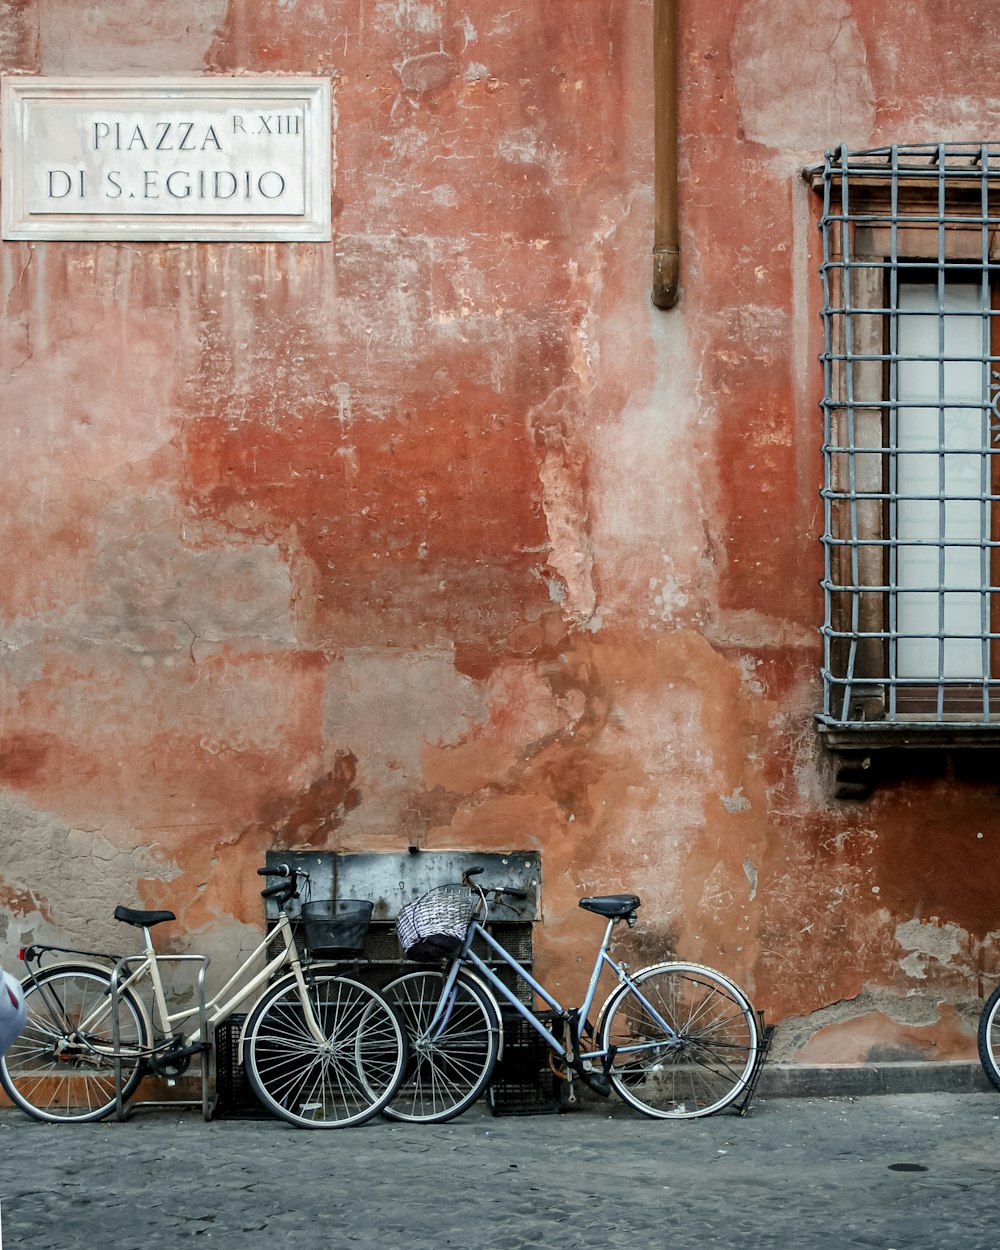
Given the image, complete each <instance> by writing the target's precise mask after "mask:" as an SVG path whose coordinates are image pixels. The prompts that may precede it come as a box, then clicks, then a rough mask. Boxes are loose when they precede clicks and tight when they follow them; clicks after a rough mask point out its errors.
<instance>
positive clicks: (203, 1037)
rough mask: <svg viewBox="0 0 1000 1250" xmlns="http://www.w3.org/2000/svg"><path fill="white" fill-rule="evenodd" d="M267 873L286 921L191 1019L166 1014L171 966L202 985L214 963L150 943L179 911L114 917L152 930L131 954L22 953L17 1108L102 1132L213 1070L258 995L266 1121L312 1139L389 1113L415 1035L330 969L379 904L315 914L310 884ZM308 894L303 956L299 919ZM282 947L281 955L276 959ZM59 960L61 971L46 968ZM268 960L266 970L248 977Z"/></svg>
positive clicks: (325, 906)
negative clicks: (153, 1092) (198, 974)
mask: <svg viewBox="0 0 1000 1250" xmlns="http://www.w3.org/2000/svg"><path fill="white" fill-rule="evenodd" d="M258 873H259V875H261V876H272V877H280V878H281V879H282V880H281V881H280V882H279V883H278V884H276V885H271V886H268V888H267V889H265V890H264V891H263V892H262V893H263V896H264V897H265V898H273V899H274V900H275V901H276V903H277V904H278V907H279V919H278V923H277V925H276V927H275V928H274V930H272V932H271V933H269V934H267V936H266V937H265V938H264V939H263V941H262V942H261V943H260V945H259V946H258V947H257V948H256V950H255V951H254V952H253V954H252V955H251V956H250V957H249V959H248V960H247V961H246V962H245V963H244V964H242V965H241V966H240V967H239V968H238V969H237V971H236V973H235V974H234V975H233V977H231V978H230V980H229V981H227V982H226V984H225V985H224V986H223V987H222V988H221V989H220V990H219V992H218V993H217V994H216V995H215V996H214V997H212V998H211V999H209V1000H207V1001H200V1002H199V1003H198V1005H196V1006H194V1007H185V1008H184V1009H183V1010H179V1011H171V1010H170V1009H169V1007H168V1003H167V995H166V993H165V990H164V982H163V976H162V973H161V968H160V964H161V962H163V963H166V962H169V961H170V960H177V959H196V960H200V961H202V978H203V976H204V972H203V968H204V965H207V962H208V961H207V959H206V958H205V957H204V956H171V955H158V954H157V952H156V950H155V948H154V946H153V941H152V937H151V935H150V930H151V929H152V928H153V927H154V926H155V925H159V924H162V923H164V922H165V921H169V920H174V919H176V917H175V916H174V914H173V912H169V911H137V910H133V909H132V908H129V907H118V908H116V910H115V913H114V915H115V919H116V920H120V921H122V922H123V923H124V924H127V925H131V926H133V927H134V928H137V929H141V930H142V933H143V938H144V942H143V949H142V951H141V953H139V954H137V955H134V956H125V957H124V958H121V957H118V956H115V955H102V954H101V953H100V952H95V951H80V950H72V949H68V948H66V947H54V946H42V945H34V946H30V947H27V948H25V949H24V950H23V951H22V952H21V958H22V959H23V960H24V962H25V964H26V965H27V967H28V968H29V975H28V976H27V977H25V979H24V980H23V982H22V986H23V989H24V994H25V1000H26V1003H27V1007H28V1023H27V1025H26V1027H25V1029H24V1032H23V1033H22V1034H21V1036H20V1037H19V1038H18V1040H17V1041H16V1042H14V1044H13V1045H12V1046H11V1047H10V1049H9V1050H8V1051H7V1053H6V1055H4V1056H3V1057H2V1059H0V1084H2V1085H3V1088H4V1090H5V1091H6V1093H7V1095H8V1097H9V1098H10V1100H11V1101H12V1102H13V1103H14V1104H15V1106H17V1107H20V1108H21V1110H22V1111H25V1112H27V1114H28V1115H30V1116H33V1117H34V1118H35V1119H38V1120H48V1121H54V1122H58V1123H81V1122H84V1121H90V1120H101V1119H103V1118H104V1117H106V1116H108V1115H110V1114H111V1113H112V1112H113V1111H114V1110H115V1109H116V1108H118V1109H120V1108H121V1106H122V1104H124V1103H125V1102H126V1101H127V1100H128V1099H129V1098H130V1097H131V1096H132V1095H133V1094H134V1093H135V1091H136V1089H137V1088H138V1086H139V1083H140V1082H141V1080H142V1078H143V1077H144V1076H146V1075H150V1074H152V1075H155V1076H163V1077H167V1078H170V1079H176V1078H177V1077H178V1076H180V1075H182V1074H183V1073H184V1072H186V1071H187V1068H188V1066H189V1064H190V1062H191V1059H192V1058H193V1057H194V1056H195V1055H202V1062H203V1063H205V1062H207V1059H208V1055H207V1053H206V1052H208V1051H209V1050H210V1049H211V1046H212V1044H213V1039H214V1034H215V1028H216V1026H217V1025H218V1024H219V1023H220V1022H221V1021H223V1020H224V1019H226V1018H227V1017H228V1016H230V1015H231V1014H232V1012H233V1011H234V1009H235V1008H236V1007H237V1006H239V1005H240V1004H241V1003H242V1002H243V1001H244V1000H246V999H248V998H250V997H251V996H252V995H254V994H256V995H257V997H256V999H255V1000H254V1001H253V1005H252V1006H251V1007H250V1009H249V1011H248V1013H247V1017H246V1023H245V1025H244V1027H243V1032H242V1035H241V1037H240V1057H241V1059H242V1062H243V1064H244V1067H245V1070H246V1075H247V1077H248V1079H249V1082H250V1085H251V1087H252V1088H253V1091H254V1093H255V1094H256V1095H257V1097H258V1098H259V1099H260V1101H261V1102H262V1103H263V1105H264V1106H265V1107H266V1108H267V1109H268V1110H269V1111H271V1112H272V1113H273V1114H274V1115H276V1116H280V1117H281V1118H282V1119H284V1120H287V1121H288V1122H289V1123H291V1124H294V1125H296V1126H298V1127H302V1128H312V1129H319V1128H344V1127H347V1126H349V1125H353V1124H363V1123H364V1122H365V1121H366V1120H369V1119H371V1118H372V1116H375V1115H377V1114H378V1113H379V1112H380V1111H382V1110H383V1108H384V1107H386V1106H387V1105H388V1104H389V1103H390V1102H391V1101H392V1099H393V1097H394V1096H395V1094H396V1091H397V1089H398V1088H399V1085H400V1083H401V1081H402V1079H403V1076H404V1074H405V1067H406V1057H407V1044H406V1038H405V1033H404V1029H403V1027H402V1026H401V1024H400V1021H399V1017H398V1014H397V1012H396V1010H395V1009H394V1008H393V1007H392V1006H391V1005H390V1004H389V1003H388V1002H387V1001H386V999H385V998H384V997H383V996H382V994H380V993H379V992H378V991H377V990H375V989H372V988H371V987H370V986H367V985H363V984H361V983H360V982H359V981H357V980H354V979H353V978H352V977H349V976H346V975H344V974H343V972H342V971H341V970H340V969H339V968H338V964H337V962H331V960H332V961H336V960H338V959H339V960H341V961H342V960H343V959H344V958H347V957H349V956H350V955H352V954H356V953H357V951H359V950H360V948H361V946H362V945H363V943H364V936H365V933H366V932H367V928H368V922H369V920H370V918H371V911H372V905H371V903H368V902H364V901H360V900H352V899H345V900H336V901H327V900H320V901H316V902H313V901H311V900H309V899H308V880H309V878H308V873H305V872H303V871H301V870H299V869H293V868H289V867H288V866H287V865H280V866H278V867H275V868H261V869H258ZM303 887H304V890H305V895H304V898H303V901H302V903H301V907H300V912H301V917H302V922H303V925H302V927H303V929H304V930H305V942H304V947H305V949H304V950H303V952H301V953H300V951H299V949H298V946H297V945H296V940H295V935H294V932H293V929H292V924H291V921H290V919H289V914H288V909H289V905H290V904H291V902H292V900H293V899H297V898H299V897H300V896H302V895H303ZM275 941H277V942H279V943H280V950H279V951H278V953H277V954H275V955H273V956H272V957H267V955H266V952H267V950H268V947H269V946H270V945H271V944H272V943H274V942H275ZM53 956H56V957H58V962H55V963H49V964H47V966H44V967H43V966H42V965H43V963H45V961H46V960H48V959H50V958H51V957H53ZM262 956H263V957H264V958H265V963H264V966H263V967H261V968H260V970H259V971H258V972H256V973H255V974H253V973H251V968H252V966H253V965H254V963H255V962H257V963H259V961H260V957H262ZM282 974H283V975H282ZM144 990H146V991H148V994H147V997H148V998H151V1002H148V1001H146V999H145V998H144V997H143V991H144ZM202 998H203V993H202Z"/></svg>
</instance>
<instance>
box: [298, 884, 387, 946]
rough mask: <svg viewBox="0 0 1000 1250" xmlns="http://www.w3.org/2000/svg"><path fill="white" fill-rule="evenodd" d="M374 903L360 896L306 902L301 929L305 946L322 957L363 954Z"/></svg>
mask: <svg viewBox="0 0 1000 1250" xmlns="http://www.w3.org/2000/svg"><path fill="white" fill-rule="evenodd" d="M374 906H375V905H374V903H370V902H369V901H368V900H367V899H360V898H336V899H331V898H323V899H313V900H311V901H310V902H308V903H303V904H302V931H303V934H304V937H305V944H306V946H307V947H308V948H309V950H310V952H311V953H312V954H313V955H316V956H318V957H319V958H320V959H336V958H342V957H343V956H345V955H358V954H360V953H361V951H362V950H363V949H364V945H365V938H366V937H367V936H368V926H369V924H370V923H371V918H372V911H373V909H374Z"/></svg>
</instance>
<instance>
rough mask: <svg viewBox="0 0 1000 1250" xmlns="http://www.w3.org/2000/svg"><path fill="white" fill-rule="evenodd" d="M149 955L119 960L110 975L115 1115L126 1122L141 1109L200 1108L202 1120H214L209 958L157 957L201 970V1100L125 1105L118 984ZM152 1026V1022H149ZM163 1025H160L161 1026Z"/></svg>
mask: <svg viewBox="0 0 1000 1250" xmlns="http://www.w3.org/2000/svg"><path fill="white" fill-rule="evenodd" d="M145 958H146V955H145V954H144V953H143V954H138V955H125V956H124V957H123V958H122V959H119V961H118V963H117V964H116V965H115V970H114V972H112V974H111V1030H112V1038H113V1043H114V1051H115V1112H116V1118H117V1119H119V1120H127V1119H128V1117H129V1116H130V1115H131V1114H132V1112H133V1111H136V1110H138V1108H139V1107H201V1114H202V1118H203V1119H205V1120H211V1118H212V1101H211V1098H210V1097H209V1062H208V1052H209V1049H210V1043H209V1040H208V1019H207V1016H206V1012H205V974H206V972H207V970H208V962H209V960H208V956H207V955H157V956H156V961H157V963H158V964H165V963H178V964H179V963H197V964H199V965H200V966H199V968H198V971H197V977H196V980H195V991H196V993H197V995H198V1033H199V1036H200V1037H201V1039H202V1051H201V1056H200V1058H201V1098H200V1099H197V1098H189V1099H171V1098H164V1099H146V1100H144V1101H143V1102H129V1103H126V1102H125V1099H124V1098H123V1097H122V1057H121V1035H120V1033H121V1030H120V1026H119V1023H118V1001H119V992H118V990H119V984H120V982H121V978H122V973H123V972H124V971H125V970H126V969H127V968H128V966H129V964H133V963H141V962H142V961H143V960H144V959H145ZM150 1023H152V1020H151V1021H150ZM162 1023H163V1022H162V1021H161V1024H162Z"/></svg>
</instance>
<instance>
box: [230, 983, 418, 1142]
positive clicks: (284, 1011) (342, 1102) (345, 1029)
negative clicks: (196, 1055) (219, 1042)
mask: <svg viewBox="0 0 1000 1250" xmlns="http://www.w3.org/2000/svg"><path fill="white" fill-rule="evenodd" d="M306 993H307V994H308V996H309V1001H310V1004H311V1006H312V1010H313V1013H314V1015H315V1018H316V1021H317V1023H318V1025H319V1027H320V1029H321V1031H322V1032H323V1034H324V1036H325V1038H326V1041H325V1042H324V1043H323V1044H322V1045H320V1044H319V1043H317V1041H316V1040H315V1038H314V1037H313V1035H312V1033H311V1032H310V1031H309V1028H308V1025H307V1023H306V1020H305V1017H304V1014H303V1010H302V1003H301V1000H300V997H299V987H298V982H297V981H296V980H295V978H294V977H286V978H284V979H283V980H281V981H279V982H278V983H277V984H276V985H273V986H271V987H270V988H269V989H268V990H267V991H266V993H265V994H264V995H263V997H262V998H261V999H260V1000H259V1001H258V1002H257V1004H256V1005H255V1007H254V1008H253V1010H252V1011H251V1013H250V1017H249V1019H248V1020H247V1025H246V1031H245V1033H244V1042H243V1057H244V1066H245V1069H246V1074H247V1078H248V1079H249V1081H250V1085H251V1087H252V1089H253V1091H254V1093H255V1094H256V1095H257V1097H258V1098H259V1099H260V1101H261V1102H262V1103H263V1104H264V1106H265V1107H267V1109H268V1110H269V1111H271V1112H272V1114H274V1115H276V1116H280V1117H281V1119H283V1120H287V1121H288V1123H290V1124H294V1125H295V1126H296V1127H297V1128H312V1129H322V1128H347V1127H349V1126H350V1125H353V1124H364V1122H365V1121H366V1120H370V1119H371V1118H372V1116H374V1115H378V1113H379V1112H380V1111H382V1110H383V1108H384V1107H385V1106H386V1104H387V1103H388V1102H389V1101H390V1100H391V1099H392V1097H393V1096H394V1094H395V1093H396V1090H397V1089H398V1088H399V1084H400V1082H401V1081H402V1079H403V1073H404V1067H405V1062H406V1035H405V1032H404V1030H403V1026H402V1024H401V1022H400V1020H399V1017H398V1016H397V1014H396V1012H395V1010H394V1009H393V1008H392V1007H391V1006H390V1005H389V1003H388V1002H387V1001H386V999H385V998H384V997H383V996H382V995H381V994H380V993H379V992H378V991H377V990H374V989H372V988H371V987H370V986H368V985H362V984H361V983H360V982H359V981H354V980H352V979H351V978H350V977H345V976H341V975H339V974H338V973H336V972H333V971H331V972H325V971H323V970H321V969H316V968H313V969H311V970H310V971H309V972H308V973H307V974H306Z"/></svg>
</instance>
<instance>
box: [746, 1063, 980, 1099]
mask: <svg viewBox="0 0 1000 1250" xmlns="http://www.w3.org/2000/svg"><path fill="white" fill-rule="evenodd" d="M992 1089H993V1086H992V1085H991V1084H990V1082H989V1080H988V1079H987V1077H986V1073H985V1072H984V1071H983V1069H982V1066H981V1065H980V1064H979V1063H971V1062H965V1061H948V1062H926V1063H872V1064H867V1063H858V1064H854V1063H844V1064H830V1065H828V1066H824V1067H818V1066H809V1067H807V1066H805V1065H803V1064H795V1063H767V1064H765V1065H764V1069H763V1071H762V1072H761V1074H760V1083H759V1084H758V1086H757V1097H762V1098H860V1097H864V1096H865V1095H869V1094H979V1093H988V1092H989V1091H991V1090H992Z"/></svg>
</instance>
